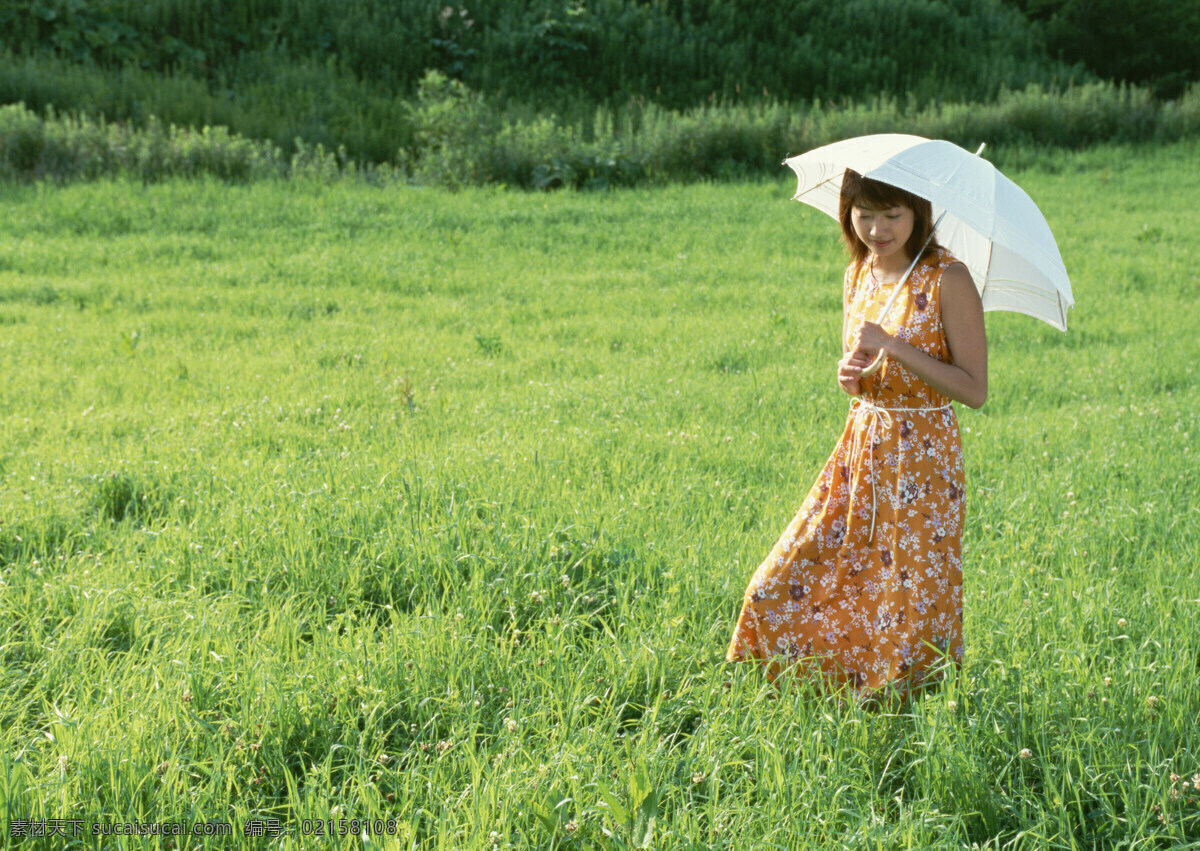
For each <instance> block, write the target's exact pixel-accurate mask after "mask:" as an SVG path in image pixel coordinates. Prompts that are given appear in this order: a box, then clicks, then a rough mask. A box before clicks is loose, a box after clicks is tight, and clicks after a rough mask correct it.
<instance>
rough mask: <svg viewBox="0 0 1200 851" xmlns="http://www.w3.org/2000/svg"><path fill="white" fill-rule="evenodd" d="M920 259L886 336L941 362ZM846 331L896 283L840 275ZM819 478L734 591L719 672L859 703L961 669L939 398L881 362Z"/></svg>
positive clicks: (947, 423)
mask: <svg viewBox="0 0 1200 851" xmlns="http://www.w3.org/2000/svg"><path fill="white" fill-rule="evenodd" d="M954 262H955V260H954V258H953V257H952V256H951V255H950V254H949V253H948V252H947V251H945V250H944V249H941V248H938V249H935V250H934V251H932V252H929V253H928V254H927V255H926V256H925V258H923V259H922V261H921V262H920V263H918V265H917V267H916V268H915V269H913V271H912V273H911V274H910V275H909V278H908V280H907V282H906V283H905V284H904V286H905V288H906V292H903V293H901V294H900V296H899V297H898V298H897V299H896V302H895V305H894V306H893V307H892V309H891V311H890V312H889V314H888V318H887V321H886V322H881V324H883V325H885V327H887V328H889V329H890V328H896V329H897V330H895V331H893V332H892V333H894V334H895V336H897V337H899V338H901V339H904V340H906V341H907V342H908V343H910V344H911V345H913V346H916V347H917V348H919V349H922V350H923V351H925V352H927V353H928V354H930V355H933V356H934V357H935V358H937V359H939V360H942V361H945V362H951V361H952V359H951V356H950V350H949V347H948V345H947V343H946V334H945V330H944V328H943V327H942V320H941V309H940V306H941V279H942V273H943V272H944V271H945V270H946V268H947V267H949V266H950V264H951V263H954ZM844 285H845V288H846V300H845V304H846V310H847V314H848V318H849V321H848V322H846V326H845V327H847V328H848V329H855V328H857V327H858V326H859V325H860V324H861V323H862V322H863V321H866V320H870V321H873V322H877V321H879V320H880V316H879V312H880V310H881V309H882V308H883V306H884V305H885V304H886V302H887V300H888V297H889V296H890V295H891V290H892V288H894V287H895V286H896V284H883V285H878V284H876V283H875V281H874V278H873V277H872V276H871V275H870V274H869V270H868V263H866V262H864V263H863V264H861V266H860V267H859V268H857V269H856V268H855V266H854V264H851V266H850V268H848V269H847V270H846V276H845V281H844ZM861 391H862V395H861V397H860V398H858V399H855V400H854V401H853V402H852V403H851V408H850V412H849V415H848V416H847V419H846V426H845V430H844V431H843V432H842V436H841V439H840V440H839V441H838V444H837V446H836V447H835V448H834V450H833V454H832V455H831V456H830V457H829V460H828V461H827V462H826V464H825V467H824V469H823V470H822V471H821V473H820V475H819V476H818V478H817V481H816V483H815V484H814V485H813V488H812V490H811V491H810V492H809V494H808V496H807V498H806V499H805V500H804V502H803V504H802V505H801V506H800V509H799V511H798V513H797V514H796V516H795V519H793V520H792V522H791V524H790V525H789V526H788V527H787V530H786V531H785V532H784V533H783V536H782V537H781V538H780V539H779V542H778V543H777V544H775V547H774V548H773V549H772V550H771V553H770V555H768V556H767V558H766V560H765V561H763V563H762V564H761V566H759V568H758V570H756V571H755V573H754V575H753V577H751V579H750V583H749V585H748V586H747V588H746V594H745V597H744V600H743V604H742V610H741V615H740V616H739V617H738V622H737V627H736V628H735V630H734V633H733V637H732V639H731V641H730V643H729V650H728V652H727V654H726V658H727V659H729V660H730V661H737V660H741V659H747V658H753V659H759V660H762V661H763V662H764V663H766V664H767V667H768V671H769V672H770V675H771V676H772V678H774V677H776V676H778V675H779V673H780V672H782V671H784V670H792V671H795V672H798V673H803V672H804V671H808V672H810V673H816V674H818V675H819V677H820V678H821V679H823V680H825V681H827V682H832V683H833V684H835V685H837V686H840V685H844V686H846V687H848V688H849V689H850V690H852V691H853V692H855V693H857V694H859V695H861V696H868V695H870V694H873V693H875V692H877V691H879V690H881V689H884V688H887V687H889V686H895V687H896V688H898V689H899V690H900V691H901V692H902V693H907V692H908V691H909V690H910V689H911V688H914V687H916V686H918V685H920V684H922V682H923V681H927V680H928V679H930V675H931V674H932V673H933V671H934V670H936V668H937V666H938V665H940V664H944V663H946V662H949V663H950V664H961V660H962V656H963V641H962V525H963V508H964V505H963V500H964V487H965V482H964V477H963V463H962V444H961V442H960V439H959V432H958V420H957V418H956V417H955V414H954V409H953V408H952V407H950V400H949V399H948V398H947V397H946V396H944V395H942V394H941V393H939V392H937V391H936V390H934V389H933V388H932V387H930V386H929V385H928V384H926V383H924V382H923V381H921V380H920V379H919V378H917V377H916V376H915V375H914V374H912V373H911V372H910V371H908V370H907V369H905V368H904V367H903V366H902V365H901V364H899V363H897V362H896V361H894V360H891V359H888V360H887V361H885V362H884V366H883V368H882V369H880V370H879V371H878V372H877V373H875V375H873V376H870V377H869V378H865V379H863V380H862V382H861Z"/></svg>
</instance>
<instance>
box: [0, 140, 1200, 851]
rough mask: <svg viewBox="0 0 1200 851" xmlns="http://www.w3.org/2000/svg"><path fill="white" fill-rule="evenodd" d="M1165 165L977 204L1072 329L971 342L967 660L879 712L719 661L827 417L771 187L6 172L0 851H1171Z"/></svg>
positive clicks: (1179, 295)
mask: <svg viewBox="0 0 1200 851" xmlns="http://www.w3.org/2000/svg"><path fill="white" fill-rule="evenodd" d="M1198 156H1200V145H1197V144H1196V143H1189V144H1185V145H1176V146H1173V147H1170V148H1146V149H1125V148H1120V149H1118V148H1109V149H1100V150H1093V151H1090V152H1085V153H1081V154H1074V155H1066V154H1061V155H1056V156H1055V157H1054V158H1049V157H1047V158H1045V159H1044V160H1042V161H1041V162H1040V164H1038V165H1035V166H1031V167H1029V168H1028V169H1026V170H1024V171H1021V172H1015V173H1012V174H1011V176H1012V177H1014V178H1015V179H1016V180H1017V181H1018V182H1020V183H1021V184H1022V185H1023V186H1024V187H1025V188H1026V189H1027V191H1029V193H1030V194H1031V195H1032V196H1033V198H1034V199H1035V200H1036V201H1038V202H1039V204H1040V205H1041V206H1042V209H1043V210H1044V212H1045V213H1046V216H1047V219H1048V220H1049V222H1050V223H1051V226H1052V227H1053V229H1054V231H1055V233H1056V235H1057V236H1058V238H1059V243H1060V246H1061V248H1062V253H1063V256H1064V259H1065V261H1066V264H1067V268H1068V270H1069V271H1070V273H1071V276H1072V281H1073V284H1074V288H1075V297H1076V302H1077V307H1076V309H1075V311H1074V312H1073V313H1072V314H1071V315H1070V317H1069V325H1070V330H1069V332H1068V333H1066V334H1065V335H1064V334H1061V333H1059V332H1057V331H1054V330H1053V329H1051V328H1049V326H1045V325H1042V324H1040V323H1037V322H1035V321H1034V320H1032V319H1028V318H1025V317H1021V316H1015V315H1008V314H990V315H989V317H988V333H989V341H990V354H991V378H992V380H991V393H990V397H989V400H988V403H987V405H986V406H985V407H984V408H983V410H981V411H979V412H975V411H970V410H967V409H960V411H959V416H960V421H961V423H962V426H963V432H964V434H963V443H964V448H965V453H966V461H967V475H968V494H969V501H968V509H967V514H968V520H967V531H966V535H965V543H964V546H965V562H966V572H965V576H966V579H965V591H966V614H965V633H966V645H967V658H966V664H965V666H964V668H963V670H962V671H961V672H960V673H959V675H958V676H957V677H954V678H952V679H951V680H950V681H949V682H948V683H947V684H946V685H945V687H944V688H943V689H942V690H941V691H940V692H938V693H937V694H936V695H934V696H932V697H930V698H928V699H926V700H924V701H922V702H918V703H914V704H912V705H910V706H908V707H906V708H905V709H903V710H900V711H894V712H892V711H885V712H881V713H871V712H866V711H863V710H862V709H860V708H858V707H857V706H854V705H847V704H846V703H845V702H842V701H839V700H838V699H837V698H836V697H834V696H819V695H816V694H813V693H811V692H810V691H808V690H807V689H806V688H805V687H804V686H803V685H802V684H799V683H794V682H785V683H782V684H781V686H780V687H775V686H772V685H770V684H769V683H768V682H767V681H766V680H765V678H764V677H763V676H762V673H761V671H759V670H758V669H757V668H755V667H752V666H732V667H731V666H728V665H726V664H724V663H723V661H722V660H723V653H724V650H725V646H726V643H727V641H728V638H729V634H730V631H731V629H732V626H733V623H734V620H735V618H736V613H737V610H738V607H739V605H740V598H741V594H742V591H743V589H744V587H745V583H746V580H747V579H748V578H749V575H750V573H751V572H752V571H753V569H754V567H755V566H756V565H757V563H758V560H759V559H761V558H762V557H763V556H764V555H765V554H766V553H767V551H768V550H769V548H770V546H771V545H772V544H773V543H774V541H775V539H776V537H777V535H778V534H779V533H780V532H781V531H782V530H783V528H784V527H785V526H786V525H787V523H788V521H789V520H790V519H791V516H792V514H793V512H794V511H795V510H796V508H797V507H798V506H799V503H800V501H801V499H802V498H803V497H804V495H805V493H806V492H807V490H808V487H809V486H810V484H811V483H812V480H813V479H814V477H815V476H816V473H817V472H818V470H819V469H820V466H821V465H822V463H823V462H824V459H825V457H826V455H827V453H828V452H829V450H830V449H831V448H832V447H833V444H834V441H835V440H836V437H837V435H838V434H839V433H840V428H841V423H842V421H843V419H844V417H845V413H846V407H847V399H846V397H845V396H844V395H843V394H842V393H841V391H840V390H838V388H837V386H836V383H835V381H834V370H835V361H836V359H837V356H838V351H837V349H838V333H839V328H840V280H841V269H842V266H843V263H844V261H843V255H842V253H841V247H840V245H839V242H838V239H839V237H838V234H837V228H836V225H835V224H834V223H833V222H832V221H831V220H828V219H825V218H823V217H822V216H821V215H820V214H818V213H816V212H814V211H811V210H809V209H808V208H805V207H802V206H801V205H797V204H792V203H790V202H789V201H788V200H787V199H788V198H789V196H790V194H791V189H792V188H793V186H792V182H791V179H790V178H788V177H787V176H785V174H784V173H782V172H781V174H780V177H779V180H778V181H777V182H773V183H751V184H740V185H697V186H690V187H679V188H667V189H659V190H649V191H623V192H614V193H607V194H574V193H559V194H550V195H542V194H537V195H535V194H516V193H511V192H505V191H499V190H497V191H465V192H462V193H459V194H445V193H440V192H434V191H428V190H425V191H422V190H404V189H398V188H390V189H384V190H381V189H375V188H372V187H370V186H366V185H363V184H358V183H353V182H345V183H335V184H333V185H328V186H322V185H316V184H308V183H302V182H293V183H258V184H252V185H249V186H240V187H231V186H225V185H222V184H218V183H214V182H200V181H197V182H174V183H167V184H162V185H156V186H149V187H147V186H143V185H141V184H134V183H119V182H118V183H94V184H84V185H75V186H70V187H65V188H54V187H49V186H42V185H37V186H21V187H18V186H12V185H7V186H0V201H2V203H0V234H2V235H3V237H2V239H0V370H2V371H3V374H4V375H6V376H7V379H6V380H5V390H4V392H3V393H2V394H0V512H2V513H0V661H2V666H0V814H2V818H3V820H4V824H3V827H4V841H5V842H8V843H11V844H12V845H14V846H18V847H29V848H34V847H55V848H61V847H101V846H102V847H105V848H169V847H174V848H198V847H242V846H249V847H270V848H300V847H347V848H348V847H359V846H361V847H365V848H375V847H382V848H405V849H407V848H455V849H457V848H469V849H476V848H478V849H488V848H493V847H495V848H506V847H509V848H539V849H540V848H554V847H558V848H614V849H615V848H627V847H640V846H643V845H644V846H645V847H654V848H663V849H665V848H671V849H676V848H679V849H682V848H694V849H706V848H755V849H758V848H848V849H849V848H864V849H866V848H869V849H876V848H878V849H893V848H972V847H978V848H989V849H999V848H1022V849H1024V848H1029V849H1043V848H1055V849H1060V848H1061V849H1068V848H1078V849H1085V848H1118V847H1119V848H1129V849H1142V848H1156V849H1157V848H1187V847H1200V675H1198V674H1200V567H1198V563H1200V498H1198V497H1197V491H1198V490H1200V482H1198V476H1197V474H1198V472H1200V470H1198V467H1200V465H1198V459H1197V455H1200V440H1198V439H1197V436H1198V435H1200V413H1198V412H1200V361H1198V358H1200V337H1198V335H1197V333H1196V331H1195V329H1194V327H1193V326H1194V321H1193V318H1192V316H1193V313H1194V310H1195V307H1196V304H1197V302H1198V297H1200V271H1198V270H1200V248H1198V245H1200V243H1197V241H1196V234H1197V232H1198V228H1200V213H1198V212H1197V211H1196V209H1195V202H1194V199H1195V198H1197V197H1200V172H1197V170H1196V169H1194V168H1185V167H1183V166H1182V164H1183V163H1187V162H1192V163H1194V162H1196V161H1197V157H1198ZM1172 775H1177V779H1173V778H1172ZM50 819H76V820H79V823H80V825H81V826H82V829H81V831H80V833H81V835H80V836H78V837H76V838H75V839H73V840H70V841H68V840H66V839H63V838H62V837H56V838H53V839H51V838H29V839H20V838H18V837H17V836H16V834H18V833H22V832H26V831H33V830H41V828H40V827H38V824H40V823H42V822H46V821H47V820H50ZM350 820H368V824H369V826H370V827H371V829H372V830H374V831H376V835H373V836H369V837H356V836H353V835H350V831H351V830H352V829H354V828H357V827H360V825H359V823H358V822H357V821H350ZM375 820H380V821H378V822H376V821H375ZM124 822H143V823H167V822H171V823H175V822H177V823H182V824H185V825H187V826H189V829H190V827H191V826H192V825H204V824H206V823H212V824H214V825H217V824H218V823H227V824H229V825H230V826H231V828H232V831H233V835H231V836H229V837H226V838H224V839H220V838H211V837H208V838H201V837H192V836H178V837H173V838H164V837H151V838H142V837H139V838H129V837H112V836H105V837H99V838H96V837H93V836H92V835H91V831H92V830H93V825H95V826H96V827H95V829H96V830H99V831H103V830H105V829H106V827H107V825H109V824H112V823H124ZM31 823H32V824H31ZM66 827H67V828H70V827H71V825H69V824H68V825H67V826H66ZM320 828H323V829H324V830H325V831H326V832H328V831H329V830H330V828H332V830H333V832H334V833H340V832H342V831H343V830H344V831H346V832H347V835H346V836H344V837H334V838H333V839H332V840H331V839H330V838H329V837H328V836H325V837H322V836H319V835H316V833H317V831H318V829H320ZM379 828H382V835H380V834H379V832H378V830H379ZM212 829H213V830H216V829H218V828H216V827H214V828H212ZM244 831H250V832H259V831H261V832H262V833H264V834H265V835H264V836H263V837H262V838H255V839H247V838H246V837H245V836H244V835H243V834H244ZM68 832H70V831H69V830H68Z"/></svg>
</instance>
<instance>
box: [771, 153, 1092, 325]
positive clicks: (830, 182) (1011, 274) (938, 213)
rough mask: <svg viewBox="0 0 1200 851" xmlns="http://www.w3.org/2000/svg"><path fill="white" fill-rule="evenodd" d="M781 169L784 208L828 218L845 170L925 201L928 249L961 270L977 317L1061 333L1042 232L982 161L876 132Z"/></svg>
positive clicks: (1029, 207)
mask: <svg viewBox="0 0 1200 851" xmlns="http://www.w3.org/2000/svg"><path fill="white" fill-rule="evenodd" d="M981 150H982V149H981ZM784 162H785V163H786V164H787V165H788V166H790V167H791V168H792V170H793V171H794V172H795V173H796V177H797V179H798V181H799V183H798V186H797V188H796V195H795V196H794V200H796V201H803V202H804V203H805V204H809V205H811V206H813V207H816V208H817V209H818V210H821V211H822V212H825V213H828V214H829V215H831V216H833V217H834V219H837V217H838V199H839V197H840V195H841V188H842V175H843V174H844V172H845V170H846V169H848V168H849V169H853V170H854V171H856V172H858V173H859V174H861V175H862V176H863V177H868V178H871V179H873V180H878V181H881V182H883V183H888V184H891V185H892V186H898V187H900V188H901V189H904V190H906V191H908V192H911V193H912V194H914V195H917V196H919V197H921V198H925V199H927V200H928V201H929V202H930V203H931V204H933V215H934V218H935V219H937V220H938V225H937V229H936V235H937V239H938V242H939V243H940V244H941V245H943V246H944V247H945V248H947V249H948V250H949V251H950V253H951V254H953V255H954V256H955V257H957V258H958V259H959V260H961V261H962V262H963V263H964V264H965V265H966V267H967V268H968V269H969V270H970V272H971V278H972V279H973V280H974V281H975V286H976V287H978V288H979V293H980V296H981V298H982V299H983V309H984V310H1011V311H1015V312H1017V313H1024V314H1026V315H1028V316H1032V317H1034V318H1036V319H1041V320H1042V321H1043V322H1048V323H1049V324H1051V325H1053V326H1054V327H1055V328H1057V329H1059V330H1060V331H1065V330H1067V310H1068V309H1069V308H1070V307H1072V306H1073V305H1074V304H1075V299H1074V298H1073V297H1072V295H1071V281H1070V280H1069V279H1068V278H1067V270H1066V267H1065V266H1064V265H1063V261H1062V255H1061V254H1060V253H1059V250H1058V244H1057V243H1056V242H1055V241H1054V235H1053V234H1052V233H1051V232H1050V226H1049V225H1048V224H1047V223H1046V218H1045V216H1043V215H1042V211H1041V210H1039V209H1038V206H1037V204H1035V203H1034V202H1033V199H1031V198H1030V197H1029V196H1028V195H1027V194H1026V193H1025V191H1024V190H1023V189H1021V187H1019V186H1017V184H1015V183H1013V182H1012V181H1011V180H1009V179H1008V178H1007V177H1005V176H1004V175H1003V174H1001V173H1000V172H999V171H998V170H997V169H996V168H995V166H993V165H992V164H991V163H989V162H988V161H987V160H984V159H982V158H981V157H978V156H975V155H973V154H971V153H970V152H969V151H966V150H964V149H963V148H960V147H959V146H958V145H955V144H953V143H951V142H945V141H938V140H931V139H925V138H923V137H921V136H908V135H903V134H899V133H886V134H880V135H875V136H859V137H857V138H854V139H846V140H845V141H842V142H835V143H834V144H832V145H825V146H824V147H821V148H815V149H814V150H811V151H809V152H808V153H805V154H801V155H799V156H796V157H790V158H788V159H787V160H785V161H784ZM897 289H899V288H897Z"/></svg>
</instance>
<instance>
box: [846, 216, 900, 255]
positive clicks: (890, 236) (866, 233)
mask: <svg viewBox="0 0 1200 851" xmlns="http://www.w3.org/2000/svg"><path fill="white" fill-rule="evenodd" d="M914 220H915V215H914V213H913V211H912V208H911V207H905V206H902V205H901V206H896V207H888V208H886V209H882V210H878V209H875V208H873V207H857V206H856V207H855V208H854V209H853V210H852V211H851V213H850V221H851V223H852V224H853V225H854V233H855V234H857V235H858V238H859V239H861V240H862V241H863V244H864V245H866V246H867V248H868V249H870V251H871V253H872V254H874V255H875V256H876V257H879V258H880V259H883V258H886V257H892V256H896V255H897V252H899V255H898V257H897V259H899V258H905V259H907V260H911V259H912V258H911V257H909V256H908V251H907V249H906V248H905V246H907V245H908V238H909V237H910V236H912V232H913V224H914Z"/></svg>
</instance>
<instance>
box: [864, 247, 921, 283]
mask: <svg viewBox="0 0 1200 851" xmlns="http://www.w3.org/2000/svg"><path fill="white" fill-rule="evenodd" d="M868 263H869V264H870V269H871V275H872V276H873V277H874V278H875V280H877V281H879V282H880V283H894V282H896V281H898V280H900V278H901V276H902V275H903V274H904V273H905V272H907V271H908V267H909V266H911V265H912V258H911V257H909V256H908V255H907V254H899V253H898V254H892V255H890V256H888V257H880V256H878V255H876V254H873V253H872V254H871V255H870V256H869V258H868Z"/></svg>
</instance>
